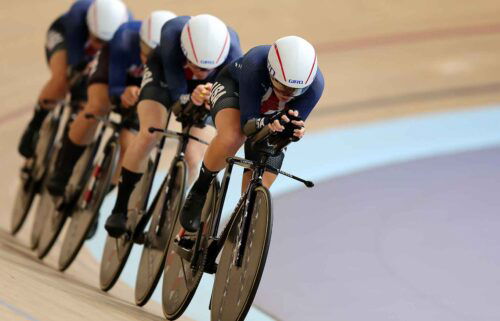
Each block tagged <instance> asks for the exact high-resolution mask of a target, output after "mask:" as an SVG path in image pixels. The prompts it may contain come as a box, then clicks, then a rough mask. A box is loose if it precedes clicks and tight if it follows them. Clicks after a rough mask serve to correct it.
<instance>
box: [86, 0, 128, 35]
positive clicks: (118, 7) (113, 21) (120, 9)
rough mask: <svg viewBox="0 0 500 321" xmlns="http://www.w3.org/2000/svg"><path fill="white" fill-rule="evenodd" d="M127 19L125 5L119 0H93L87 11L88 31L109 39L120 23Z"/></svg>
mask: <svg viewBox="0 0 500 321" xmlns="http://www.w3.org/2000/svg"><path fill="white" fill-rule="evenodd" d="M128 20H129V17H128V11H127V7H126V6H125V4H124V3H123V2H122V1H121V0H95V1H94V2H92V4H91V5H90V7H89V10H88V11H87V26H88V27H89V30H90V32H91V33H92V34H93V35H94V36H96V37H97V38H99V39H101V40H103V41H109V40H111V38H113V34H114V33H115V31H116V30H117V29H118V27H120V25H121V24H122V23H124V22H127V21H128Z"/></svg>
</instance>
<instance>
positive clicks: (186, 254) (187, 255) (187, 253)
mask: <svg viewBox="0 0 500 321" xmlns="http://www.w3.org/2000/svg"><path fill="white" fill-rule="evenodd" d="M181 241H182V240H181ZM173 250H174V251H175V253H177V254H178V255H179V256H180V257H181V258H183V259H184V260H186V261H191V258H192V257H193V250H192V249H187V248H185V247H183V246H181V245H179V242H177V241H174V244H173Z"/></svg>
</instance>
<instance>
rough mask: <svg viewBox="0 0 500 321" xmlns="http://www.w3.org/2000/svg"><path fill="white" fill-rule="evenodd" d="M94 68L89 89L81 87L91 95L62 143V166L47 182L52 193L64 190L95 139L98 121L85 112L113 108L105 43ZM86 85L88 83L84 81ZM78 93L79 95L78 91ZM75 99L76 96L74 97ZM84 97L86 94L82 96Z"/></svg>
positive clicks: (98, 112) (100, 113)
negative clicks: (76, 165)
mask: <svg viewBox="0 0 500 321" xmlns="http://www.w3.org/2000/svg"><path fill="white" fill-rule="evenodd" d="M95 60H96V61H95V63H96V64H95V66H96V67H95V68H94V69H93V71H92V74H91V75H90V78H89V80H88V82H89V85H88V88H82V89H83V90H84V91H85V92H86V95H85V96H87V97H88V100H87V102H86V103H85V105H84V107H83V109H82V110H81V111H80V112H79V113H78V116H77V117H76V118H75V120H74V121H73V123H72V124H71V127H70V130H69V132H68V133H65V135H64V137H63V145H62V148H61V151H60V152H59V155H58V159H57V166H58V167H59V168H60V169H61V170H59V171H56V172H55V173H54V174H53V175H52V177H50V180H49V182H48V184H47V188H48V190H49V192H51V193H52V194H53V195H61V194H62V193H64V190H65V188H66V185H67V183H68V180H69V178H70V177H71V174H72V172H73V168H74V167H75V164H76V163H77V162H78V160H79V159H80V157H81V155H82V154H83V152H84V151H85V147H86V146H87V145H88V144H90V143H91V142H92V139H93V138H94V135H95V131H96V129H97V125H98V121H97V120H95V119H87V118H86V117H85V114H87V113H91V114H94V115H96V116H104V115H107V114H108V113H109V112H110V110H111V101H110V97H109V85H108V80H109V76H108V74H109V47H108V46H104V48H103V49H102V52H101V53H100V54H99V55H98V56H97V57H96V58H95ZM82 85H83V86H84V87H86V83H85V84H82ZM74 94H75V95H80V91H79V92H78V94H77V93H76V92H75V93H74ZM72 98H74V97H72ZM81 98H83V97H81Z"/></svg>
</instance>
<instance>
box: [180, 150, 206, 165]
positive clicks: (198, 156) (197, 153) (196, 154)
mask: <svg viewBox="0 0 500 321" xmlns="http://www.w3.org/2000/svg"><path fill="white" fill-rule="evenodd" d="M204 151H205V148H191V149H188V150H187V151H186V158H185V159H186V163H187V165H188V168H190V169H191V168H197V167H198V165H199V164H200V162H201V161H202V160H203V154H204Z"/></svg>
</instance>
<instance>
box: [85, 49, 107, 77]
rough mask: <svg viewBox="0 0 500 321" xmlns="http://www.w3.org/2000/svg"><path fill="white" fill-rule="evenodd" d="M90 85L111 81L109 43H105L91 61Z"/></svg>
mask: <svg viewBox="0 0 500 321" xmlns="http://www.w3.org/2000/svg"><path fill="white" fill-rule="evenodd" d="M91 64H92V69H91V71H90V75H89V82H88V85H89V86H90V85H92V84H106V85H107V84H108V83H109V45H108V44H105V45H104V46H103V47H102V49H101V50H100V51H99V52H98V53H97V55H96V56H95V57H94V61H93V62H92V63H91Z"/></svg>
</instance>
